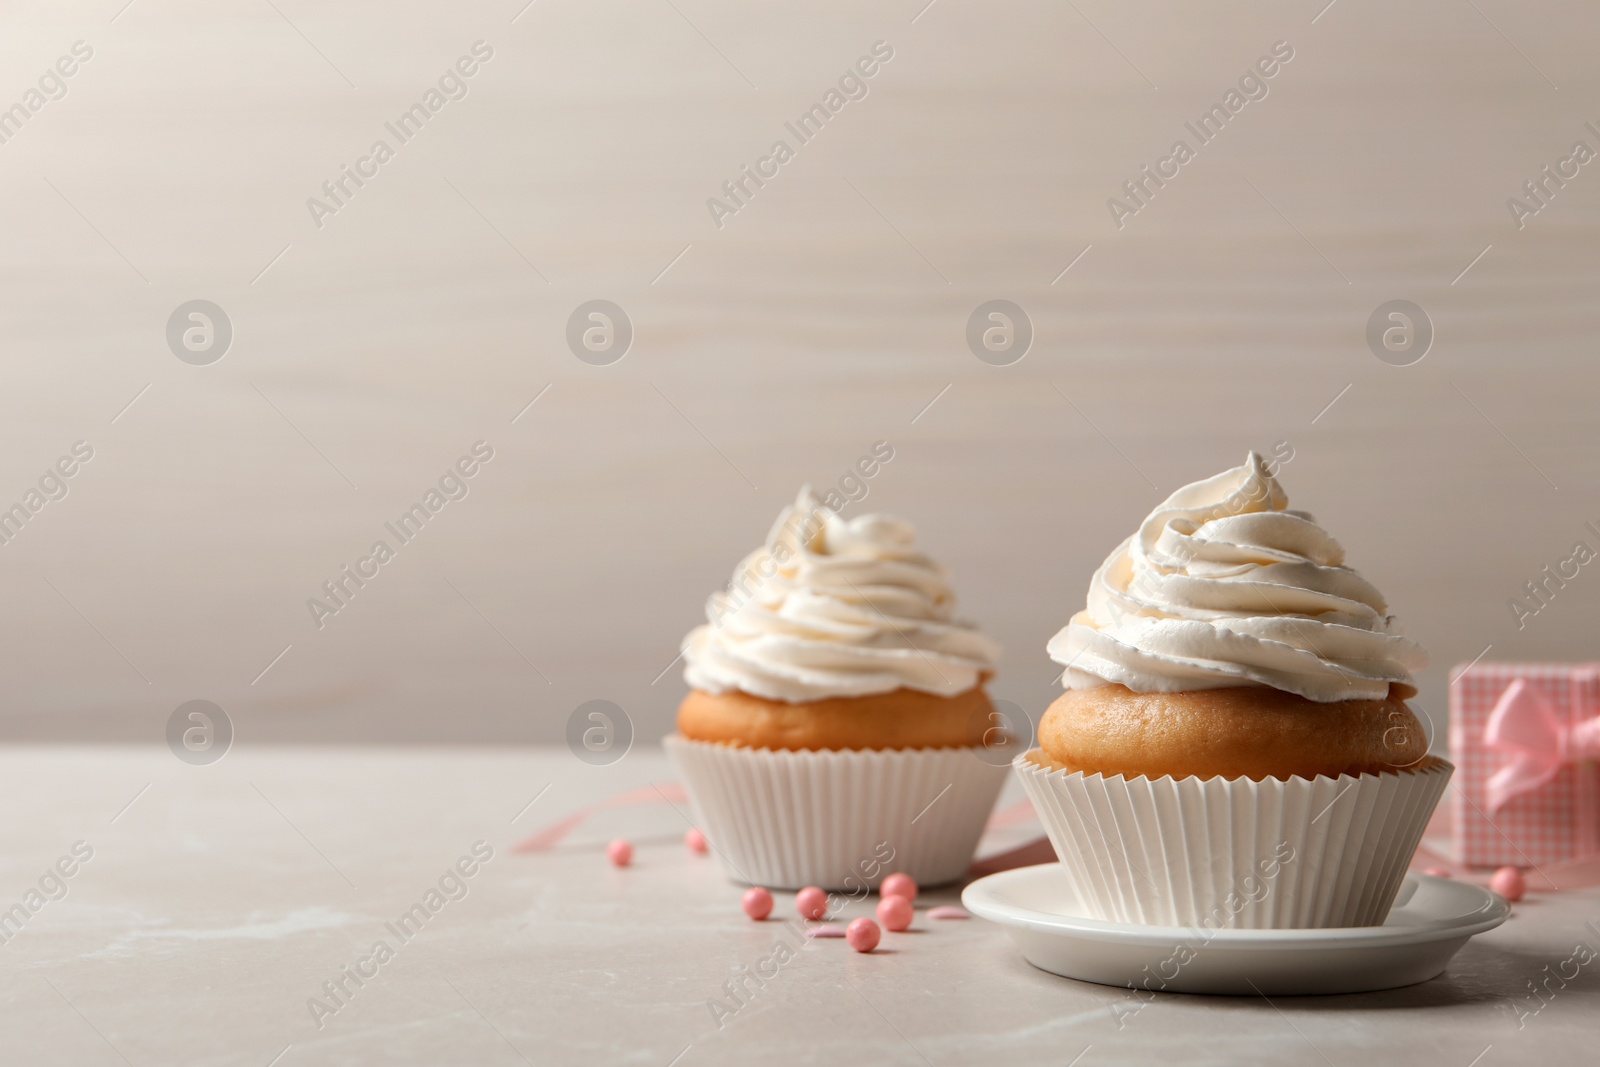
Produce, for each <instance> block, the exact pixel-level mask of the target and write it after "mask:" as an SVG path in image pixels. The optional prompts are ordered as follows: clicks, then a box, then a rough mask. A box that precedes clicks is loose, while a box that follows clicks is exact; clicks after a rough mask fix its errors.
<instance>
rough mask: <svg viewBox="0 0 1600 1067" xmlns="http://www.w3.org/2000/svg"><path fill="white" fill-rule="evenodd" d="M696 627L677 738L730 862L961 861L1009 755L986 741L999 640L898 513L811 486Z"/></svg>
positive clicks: (779, 879) (754, 872)
mask: <svg viewBox="0 0 1600 1067" xmlns="http://www.w3.org/2000/svg"><path fill="white" fill-rule="evenodd" d="M706 618H707V623H706V625H704V626H699V627H696V628H695V629H694V630H692V631H691V632H690V633H689V635H688V636H687V637H686V638H685V639H684V643H683V656H684V661H685V668H684V678H685V679H686V680H687V681H688V683H689V685H690V687H691V689H690V692H689V695H688V696H687V697H686V698H685V699H684V701H683V705H682V707H681V708H680V709H679V711H678V733H677V734H675V735H673V736H671V737H669V738H667V740H666V745H667V748H668V751H669V752H670V753H671V755H672V757H673V759H674V760H675V761H676V763H677V764H678V767H679V769H680V770H681V772H682V774H683V776H684V779H685V781H686V784H687V785H688V788H689V793H690V795H691V797H692V798H693V799H694V802H695V804H696V806H697V807H698V808H699V810H700V812H701V815H702V817H703V819H704V823H705V830H706V833H707V835H708V836H709V838H710V840H711V843H712V845H713V846H714V848H715V850H716V852H717V854H718V855H719V856H720V857H721V859H722V861H723V865H724V868H725V869H726V870H727V873H728V875H729V876H730V877H732V878H734V879H736V880H738V881H743V882H750V883H754V884H760V885H766V886H773V887H784V888H798V887H801V886H805V885H819V886H822V887H823V888H826V889H839V888H843V889H856V888H857V887H861V888H865V887H868V886H875V885H876V884H877V883H878V881H880V880H881V879H882V878H883V877H884V876H885V875H887V874H889V873H890V872H892V871H904V872H906V873H907V874H910V875H911V876H912V877H913V878H915V879H917V881H919V882H921V883H923V884H928V885H933V884H938V883H940V882H949V881H953V880H955V879H956V878H959V877H961V875H962V874H964V873H965V871H966V869H967V867H968V865H969V864H970V862H971V859H972V854H973V851H974V850H975V849H976V847H977V843H978V838H979V836H980V835H981V834H982V832H983V827H984V823H985V821H986V820H987V818H988V814H989V810H990V808H992V807H993V805H994V799H995V796H996V794H997V793H998V792H999V790H1000V787H1001V785H1002V784H1003V783H1004V777H1005V770H1004V762H1003V761H998V762H1000V764H1001V765H1000V766H996V765H995V764H996V762H997V761H996V760H994V759H992V758H984V757H986V756H988V755H989V750H987V749H985V748H984V747H983V745H984V741H985V733H986V731H989V732H990V733H991V734H992V723H993V720H992V716H993V711H994V709H993V705H992V704H991V703H990V701H989V697H988V694H987V693H986V692H985V691H984V682H985V681H986V680H987V679H988V678H989V677H990V676H991V674H992V673H993V671H994V665H995V661H996V659H997V658H998V657H999V653H1000V649H999V646H998V645H996V644H995V643H994V642H993V641H991V640H990V639H989V638H987V637H985V636H984V635H983V634H981V633H979V632H978V630H977V629H976V628H975V627H974V626H972V625H971V624H970V623H966V622H962V621H959V620H957V619H956V618H955V599H954V596H953V595H952V593H951V590H950V583H949V576H948V573H947V572H946V570H945V569H944V568H943V567H942V566H940V565H939V564H938V563H936V562H934V561H933V560H931V559H930V558H928V557H927V556H926V555H924V554H923V553H922V552H920V551H918V550H917V548H916V546H915V534H914V532H913V530H912V528H911V527H910V525H908V524H907V523H905V522H902V521H900V520H899V519H895V518H892V517H890V516H887V515H862V516H859V517H856V518H853V519H848V520H847V519H844V518H842V517H840V516H839V515H837V514H836V513H834V512H833V511H831V510H830V509H828V508H827V507H825V506H824V505H823V504H822V503H821V502H820V501H818V499H817V498H816V497H815V496H813V495H812V494H811V492H810V490H809V489H804V490H802V491H801V492H800V496H799V499H797V500H796V501H795V503H794V506H793V507H790V508H786V509H785V510H784V512H783V513H782V514H781V515H780V516H779V518H778V521H777V523H776V524H775V525H774V526H773V528H772V531H771V533H769V534H768V535H767V540H766V543H765V544H764V545H763V547H761V548H759V549H757V550H756V551H755V552H752V553H751V554H750V555H748V556H746V557H745V558H744V560H743V561H741V562H740V564H739V566H738V567H737V568H736V569H735V570H734V574H733V580H732V581H731V582H730V583H729V585H728V588H727V589H726V590H723V591H721V592H717V593H714V594H712V596H711V598H710V599H709V600H708V601H707V603H706Z"/></svg>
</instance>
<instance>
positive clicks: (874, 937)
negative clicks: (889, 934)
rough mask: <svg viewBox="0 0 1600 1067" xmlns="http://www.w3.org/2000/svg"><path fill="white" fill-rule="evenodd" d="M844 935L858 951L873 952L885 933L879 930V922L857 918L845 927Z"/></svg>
mask: <svg viewBox="0 0 1600 1067" xmlns="http://www.w3.org/2000/svg"><path fill="white" fill-rule="evenodd" d="M902 899H903V898H902ZM844 936H845V940H846V941H849V942H850V947H851V948H853V949H855V950H856V951H857V952H871V951H872V950H873V949H875V948H877V947H878V939H879V938H880V937H882V936H883V935H882V933H880V932H879V930H878V924H877V923H875V922H873V921H872V920H871V919H855V920H852V921H851V923H850V925H849V926H847V927H845V931H844Z"/></svg>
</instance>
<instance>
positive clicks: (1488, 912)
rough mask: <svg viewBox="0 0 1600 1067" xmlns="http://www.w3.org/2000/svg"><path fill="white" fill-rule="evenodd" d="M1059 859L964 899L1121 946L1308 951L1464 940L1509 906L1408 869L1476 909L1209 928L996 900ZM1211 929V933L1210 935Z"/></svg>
mask: <svg viewBox="0 0 1600 1067" xmlns="http://www.w3.org/2000/svg"><path fill="white" fill-rule="evenodd" d="M1060 867H1061V864H1060V863H1059V862H1055V863H1040V864H1035V865H1033V866H1029V867H1014V868H1012V869H1011V870H1008V871H999V872H996V873H995V874H990V875H985V876H984V877H982V878H979V879H977V880H976V881H973V882H971V883H969V884H968V885H967V886H966V888H965V889H963V890H962V891H961V903H962V905H963V906H965V907H966V909H967V910H968V911H970V912H972V913H973V914H974V915H977V916H979V917H980V918H983V919H987V920H989V921H990V922H993V923H997V924H999V925H1001V926H1012V927H1022V928H1025V929H1028V930H1033V931H1037V932H1039V933H1045V934H1057V935H1066V936H1071V937H1075V938H1088V939H1092V940H1097V941H1107V942H1116V943H1121V944H1150V945H1171V944H1173V943H1175V942H1183V941H1190V940H1193V939H1195V938H1196V937H1205V940H1206V944H1207V947H1210V948H1234V949H1253V950H1262V951H1284V950H1293V951H1301V950H1304V949H1305V948H1306V947H1307V946H1308V944H1316V945H1320V946H1325V947H1329V948H1332V947H1349V948H1357V947H1361V948H1368V947H1371V948H1376V947H1379V946H1388V947H1403V946H1406V945H1417V944H1429V943H1433V942H1436V941H1446V940H1450V939H1452V938H1460V939H1462V940H1463V941H1464V940H1465V939H1466V938H1469V937H1473V936H1475V935H1477V934H1481V933H1485V932H1487V931H1489V930H1493V929H1494V928H1495V927H1497V926H1499V925H1500V924H1501V923H1503V922H1505V921H1506V919H1507V918H1509V917H1510V914H1511V905H1510V904H1509V903H1508V902H1507V901H1506V899H1505V898H1504V897H1502V896H1500V895H1499V894H1498V893H1494V892H1492V891H1491V890H1488V889H1485V888H1483V887H1482V886H1478V885H1473V884H1472V883H1470V882H1463V881H1459V880H1457V879H1452V878H1440V877H1437V876H1434V875H1428V874H1421V873H1418V872H1414V871H1413V872H1408V873H1407V874H1406V876H1405V881H1406V882H1415V883H1417V885H1418V886H1419V887H1420V886H1422V885H1426V884H1429V883H1438V884H1441V885H1448V886H1450V887H1451V890H1452V891H1458V890H1464V891H1468V892H1470V893H1472V894H1475V895H1478V896H1480V897H1481V901H1482V902H1481V904H1480V905H1479V906H1478V907H1477V908H1476V909H1473V910H1471V911H1467V912H1463V913H1460V914H1456V915H1453V916H1451V917H1448V918H1443V919H1433V920H1430V921H1427V922H1422V923H1417V924H1407V925H1404V926H1390V925H1388V924H1385V925H1383V926H1334V927H1322V928H1318V927H1289V928H1280V929H1270V930H1229V929H1220V930H1211V929H1207V928H1204V927H1199V926H1153V925H1146V924H1143V923H1118V922H1109V921H1106V920H1103V919H1091V918H1087V917H1082V916H1076V915H1063V914H1056V913H1050V912H1042V911H1035V910H1033V909H1031V908H1025V907H1022V906H1020V905H1016V904H1011V903H1008V902H1005V901H1001V900H998V899H996V898H995V894H996V891H997V890H998V889H999V888H1000V887H1002V886H1004V885H1007V884H1009V883H1013V882H1022V881H1029V880H1033V879H1037V878H1040V877H1042V876H1044V874H1045V870H1046V868H1060ZM1207 935H1209V936H1207Z"/></svg>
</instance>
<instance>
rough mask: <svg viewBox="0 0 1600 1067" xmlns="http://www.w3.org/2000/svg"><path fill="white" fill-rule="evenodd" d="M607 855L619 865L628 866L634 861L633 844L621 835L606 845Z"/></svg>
mask: <svg viewBox="0 0 1600 1067" xmlns="http://www.w3.org/2000/svg"><path fill="white" fill-rule="evenodd" d="M606 855H607V856H610V857H611V862H612V863H614V864H616V865H617V866H618V867H626V866H627V865H628V864H630V863H632V862H633V846H632V845H631V844H629V843H628V842H627V841H624V840H623V839H622V838H620V837H619V838H617V839H616V840H615V841H613V842H611V844H609V845H607V846H606Z"/></svg>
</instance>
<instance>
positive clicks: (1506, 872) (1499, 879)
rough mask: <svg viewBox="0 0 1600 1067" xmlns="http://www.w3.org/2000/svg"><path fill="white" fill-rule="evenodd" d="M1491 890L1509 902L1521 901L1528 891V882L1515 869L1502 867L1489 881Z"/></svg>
mask: <svg viewBox="0 0 1600 1067" xmlns="http://www.w3.org/2000/svg"><path fill="white" fill-rule="evenodd" d="M1489 888H1490V889H1492V890H1494V891H1495V892H1496V893H1499V894H1500V895H1501V896H1503V897H1505V898H1506V899H1507V900H1521V899H1522V895H1523V894H1524V893H1526V892H1527V891H1528V880H1527V879H1526V878H1524V877H1523V876H1522V872H1521V871H1519V870H1517V869H1516V868H1515V867H1501V868H1500V869H1499V870H1498V871H1495V872H1494V877H1492V878H1490V879H1489Z"/></svg>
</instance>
